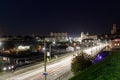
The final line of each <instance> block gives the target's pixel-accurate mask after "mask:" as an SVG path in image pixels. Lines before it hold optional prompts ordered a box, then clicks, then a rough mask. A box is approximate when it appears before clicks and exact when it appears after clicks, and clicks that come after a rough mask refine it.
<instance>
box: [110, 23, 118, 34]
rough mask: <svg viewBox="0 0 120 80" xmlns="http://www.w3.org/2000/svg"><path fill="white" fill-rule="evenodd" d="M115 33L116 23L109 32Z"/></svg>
mask: <svg viewBox="0 0 120 80" xmlns="http://www.w3.org/2000/svg"><path fill="white" fill-rule="evenodd" d="M115 33H117V28H116V24H113V27H112V30H111V34H115Z"/></svg>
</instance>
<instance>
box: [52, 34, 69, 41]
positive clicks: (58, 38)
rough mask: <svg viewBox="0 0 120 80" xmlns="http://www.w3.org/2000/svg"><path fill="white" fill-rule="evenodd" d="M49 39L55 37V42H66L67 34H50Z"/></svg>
mask: <svg viewBox="0 0 120 80" xmlns="http://www.w3.org/2000/svg"><path fill="white" fill-rule="evenodd" d="M50 36H51V37H55V39H56V41H60V42H61V41H68V34H67V32H65V33H64V32H61V33H60V32H51V33H50Z"/></svg>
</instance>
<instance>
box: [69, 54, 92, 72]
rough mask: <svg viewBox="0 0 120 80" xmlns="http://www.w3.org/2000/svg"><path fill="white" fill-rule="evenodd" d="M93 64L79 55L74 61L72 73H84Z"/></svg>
mask: <svg viewBox="0 0 120 80" xmlns="http://www.w3.org/2000/svg"><path fill="white" fill-rule="evenodd" d="M91 64H92V62H91V61H90V60H89V59H87V58H85V57H84V56H83V55H78V56H76V57H75V58H73V60H72V63H71V71H72V72H73V73H74V74H76V73H78V72H80V71H83V70H84V69H86V68H87V67H89V66H90V65H91Z"/></svg>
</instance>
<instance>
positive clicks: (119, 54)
mask: <svg viewBox="0 0 120 80" xmlns="http://www.w3.org/2000/svg"><path fill="white" fill-rule="evenodd" d="M70 80H120V50H119V51H116V52H113V53H112V54H110V55H109V56H107V57H106V58H104V59H103V60H102V61H101V62H99V63H97V64H95V65H92V66H90V67H89V68H88V69H86V70H84V71H83V72H80V73H78V74H77V75H75V76H74V77H73V78H71V79H70Z"/></svg>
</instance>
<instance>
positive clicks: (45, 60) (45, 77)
mask: <svg viewBox="0 0 120 80" xmlns="http://www.w3.org/2000/svg"><path fill="white" fill-rule="evenodd" d="M46 62H47V59H46V42H45V40H44V73H45V75H44V80H47V75H46V74H47V72H46V71H47V70H46Z"/></svg>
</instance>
